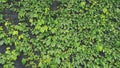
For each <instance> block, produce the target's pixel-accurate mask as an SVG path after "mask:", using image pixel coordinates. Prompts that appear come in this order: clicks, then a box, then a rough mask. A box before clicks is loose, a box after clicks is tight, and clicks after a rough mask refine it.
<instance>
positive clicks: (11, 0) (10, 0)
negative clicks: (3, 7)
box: [7, 0, 20, 5]
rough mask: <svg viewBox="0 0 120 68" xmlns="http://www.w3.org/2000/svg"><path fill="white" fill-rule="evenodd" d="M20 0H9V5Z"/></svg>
mask: <svg viewBox="0 0 120 68" xmlns="http://www.w3.org/2000/svg"><path fill="white" fill-rule="evenodd" d="M19 1H20V0H7V3H8V4H9V5H11V4H14V3H15V2H19Z"/></svg>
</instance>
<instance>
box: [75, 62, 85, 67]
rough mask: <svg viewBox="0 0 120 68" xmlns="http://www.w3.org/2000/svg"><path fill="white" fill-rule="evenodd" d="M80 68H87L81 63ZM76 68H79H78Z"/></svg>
mask: <svg viewBox="0 0 120 68" xmlns="http://www.w3.org/2000/svg"><path fill="white" fill-rule="evenodd" d="M79 66H80V67H81V68H85V66H84V64H82V63H79ZM76 68H77V67H76Z"/></svg>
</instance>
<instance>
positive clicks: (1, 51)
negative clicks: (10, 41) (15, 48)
mask: <svg viewBox="0 0 120 68" xmlns="http://www.w3.org/2000/svg"><path fill="white" fill-rule="evenodd" d="M6 48H7V46H6V45H5V44H3V45H1V46H0V53H5V51H6Z"/></svg>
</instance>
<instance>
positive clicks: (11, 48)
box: [0, 44, 15, 53]
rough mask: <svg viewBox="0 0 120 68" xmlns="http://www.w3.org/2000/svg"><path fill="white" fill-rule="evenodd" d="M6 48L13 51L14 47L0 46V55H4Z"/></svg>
mask: <svg viewBox="0 0 120 68" xmlns="http://www.w3.org/2000/svg"><path fill="white" fill-rule="evenodd" d="M7 47H10V50H14V49H15V46H14V45H12V46H8V45H6V44H3V45H1V46H0V53H5V51H6V48H7Z"/></svg>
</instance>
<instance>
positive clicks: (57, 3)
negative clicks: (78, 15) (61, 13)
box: [50, 1, 61, 10]
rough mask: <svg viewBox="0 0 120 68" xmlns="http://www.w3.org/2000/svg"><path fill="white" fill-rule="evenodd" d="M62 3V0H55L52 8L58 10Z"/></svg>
mask: <svg viewBox="0 0 120 68" xmlns="http://www.w3.org/2000/svg"><path fill="white" fill-rule="evenodd" d="M60 4H61V2H60V1H53V2H52V4H51V5H50V10H57V9H58V7H59V6H60Z"/></svg>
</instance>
